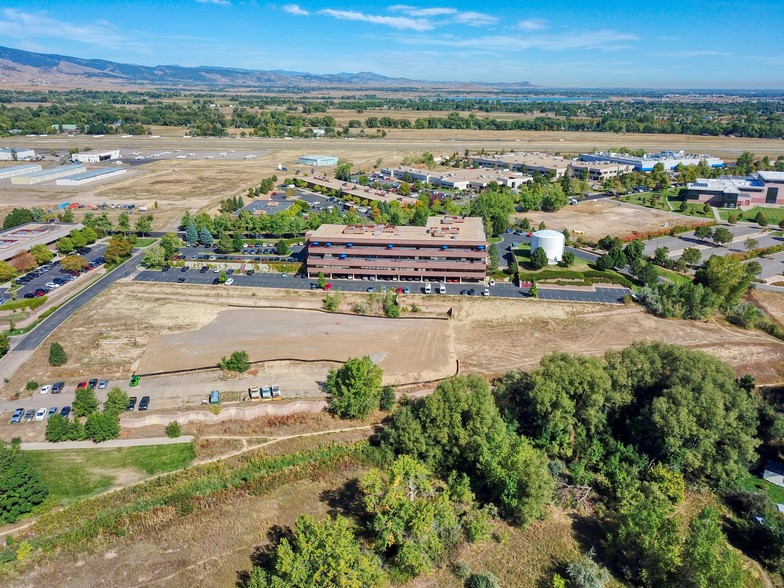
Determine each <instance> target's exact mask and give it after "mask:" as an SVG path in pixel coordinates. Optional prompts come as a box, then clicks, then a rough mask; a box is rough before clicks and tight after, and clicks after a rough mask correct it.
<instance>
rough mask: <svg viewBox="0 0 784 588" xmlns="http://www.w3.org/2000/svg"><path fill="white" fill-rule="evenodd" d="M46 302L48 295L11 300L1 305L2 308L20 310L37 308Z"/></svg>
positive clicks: (0, 308)
mask: <svg viewBox="0 0 784 588" xmlns="http://www.w3.org/2000/svg"><path fill="white" fill-rule="evenodd" d="M44 302H46V296H40V297H39V298H22V299H21V300H10V301H8V302H6V303H5V304H3V305H2V306H0V310H18V309H20V308H29V309H30V310H35V309H36V308H38V307H39V306H41V305H43V304H44Z"/></svg>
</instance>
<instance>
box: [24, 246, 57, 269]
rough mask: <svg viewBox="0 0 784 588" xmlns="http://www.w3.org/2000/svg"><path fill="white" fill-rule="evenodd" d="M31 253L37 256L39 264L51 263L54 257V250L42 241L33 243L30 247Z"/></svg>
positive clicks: (36, 259) (36, 260)
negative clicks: (41, 242)
mask: <svg viewBox="0 0 784 588" xmlns="http://www.w3.org/2000/svg"><path fill="white" fill-rule="evenodd" d="M30 254H31V255H32V256H33V257H34V258H35V262H36V263H37V264H38V265H43V264H45V263H49V262H50V261H52V258H53V257H54V253H52V250H51V249H49V248H48V247H47V246H46V245H43V244H40V243H39V244H38V245H33V246H32V247H31V248H30Z"/></svg>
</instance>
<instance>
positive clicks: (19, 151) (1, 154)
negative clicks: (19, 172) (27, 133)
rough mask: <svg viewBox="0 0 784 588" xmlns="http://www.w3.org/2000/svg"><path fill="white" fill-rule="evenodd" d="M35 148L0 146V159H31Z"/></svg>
mask: <svg viewBox="0 0 784 588" xmlns="http://www.w3.org/2000/svg"><path fill="white" fill-rule="evenodd" d="M34 157H35V149H27V148H25V147H0V161H21V160H23V159H33V158H34Z"/></svg>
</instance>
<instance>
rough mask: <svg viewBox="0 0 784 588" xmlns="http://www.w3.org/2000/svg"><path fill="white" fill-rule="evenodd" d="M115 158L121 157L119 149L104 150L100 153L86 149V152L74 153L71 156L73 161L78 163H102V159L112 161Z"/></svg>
mask: <svg viewBox="0 0 784 588" xmlns="http://www.w3.org/2000/svg"><path fill="white" fill-rule="evenodd" d="M114 159H120V150H119V149H113V150H112V151H102V152H100V153H98V152H93V151H85V152H84V153H74V154H73V155H72V156H71V161H75V162H78V163H100V162H102V161H112V160H114Z"/></svg>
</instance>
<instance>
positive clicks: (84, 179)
mask: <svg viewBox="0 0 784 588" xmlns="http://www.w3.org/2000/svg"><path fill="white" fill-rule="evenodd" d="M126 171H127V168H125V167H108V168H103V169H91V170H90V171H86V172H83V173H81V174H75V175H72V176H68V177H67V178H60V179H59V180H57V181H56V182H55V183H56V184H57V185H58V186H81V185H83V184H89V183H91V182H97V181H98V180H105V179H108V178H113V177H116V176H121V175H123V174H124V173H125V172H126Z"/></svg>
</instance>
